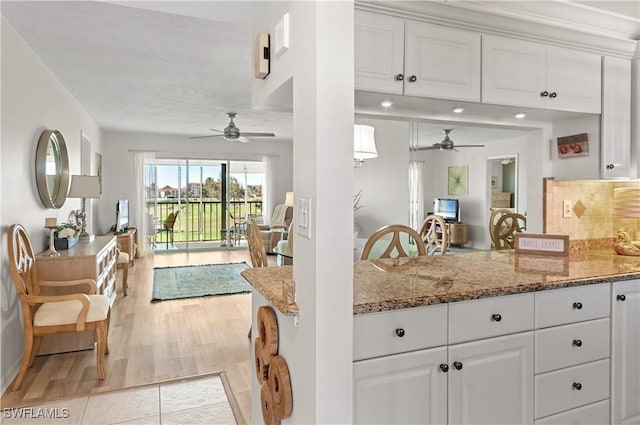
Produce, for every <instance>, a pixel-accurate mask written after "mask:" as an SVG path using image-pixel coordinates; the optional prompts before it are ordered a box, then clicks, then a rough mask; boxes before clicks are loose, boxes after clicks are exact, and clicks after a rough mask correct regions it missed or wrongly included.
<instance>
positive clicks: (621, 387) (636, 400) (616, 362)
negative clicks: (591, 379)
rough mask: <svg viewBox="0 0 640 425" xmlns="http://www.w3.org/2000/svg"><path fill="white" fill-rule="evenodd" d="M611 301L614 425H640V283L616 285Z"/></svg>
mask: <svg viewBox="0 0 640 425" xmlns="http://www.w3.org/2000/svg"><path fill="white" fill-rule="evenodd" d="M611 298H612V299H611V303H612V308H611V310H612V316H611V325H612V335H613V338H612V344H611V347H612V353H611V375H612V380H611V399H612V400H611V402H612V408H611V416H612V418H611V423H613V424H639V423H640V360H639V359H640V280H637V279H636V280H630V281H628V282H618V283H614V284H613V296H612V297H611ZM623 300H624V301H623Z"/></svg>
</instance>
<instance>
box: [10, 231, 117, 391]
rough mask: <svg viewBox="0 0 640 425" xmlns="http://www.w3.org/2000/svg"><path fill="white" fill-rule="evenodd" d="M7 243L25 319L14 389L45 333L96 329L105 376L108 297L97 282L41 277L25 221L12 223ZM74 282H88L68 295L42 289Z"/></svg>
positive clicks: (98, 356) (98, 359)
mask: <svg viewBox="0 0 640 425" xmlns="http://www.w3.org/2000/svg"><path fill="white" fill-rule="evenodd" d="M7 243H8V247H9V266H10V268H11V277H12V278H13V283H14V284H15V287H16V291H17V293H18V298H19V299H20V302H21V305H22V318H23V322H24V353H23V354H22V363H21V364H20V370H19V372H18V375H17V376H16V378H15V380H14V381H13V386H12V388H11V389H12V390H13V391H16V390H18V389H19V388H20V384H21V383H22V379H23V378H24V376H25V373H26V372H27V368H29V367H30V366H31V364H32V363H33V359H34V357H35V355H36V352H37V351H38V348H39V346H40V341H41V338H42V336H44V335H53V334H59V333H68V332H80V331H85V330H93V331H94V332H95V340H96V342H97V348H96V362H97V370H98V378H100V379H104V378H105V377H106V374H105V370H104V355H105V354H108V353H109V345H108V338H109V320H110V317H111V308H110V306H109V298H108V297H106V296H105V295H96V282H95V281H94V280H93V279H78V280H72V281H55V282H54V281H43V280H40V279H38V269H37V267H36V260H35V256H34V254H33V248H32V246H31V241H30V240H29V235H28V234H27V231H26V230H25V229H24V227H23V226H22V225H20V224H14V225H12V226H11V227H9V235H8V238H7ZM74 286H76V287H81V286H85V287H86V291H85V292H82V293H81V292H78V293H69V294H66V295H42V294H41V291H40V289H41V287H56V288H62V287H74Z"/></svg>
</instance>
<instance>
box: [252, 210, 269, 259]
mask: <svg viewBox="0 0 640 425" xmlns="http://www.w3.org/2000/svg"><path fill="white" fill-rule="evenodd" d="M247 242H248V243H249V254H250V255H251V265H252V266H253V267H268V266H269V264H268V263H267V252H266V251H265V249H264V242H263V240H262V235H261V234H260V228H259V227H258V223H256V221H255V220H254V219H253V218H250V219H249V222H248V223H247Z"/></svg>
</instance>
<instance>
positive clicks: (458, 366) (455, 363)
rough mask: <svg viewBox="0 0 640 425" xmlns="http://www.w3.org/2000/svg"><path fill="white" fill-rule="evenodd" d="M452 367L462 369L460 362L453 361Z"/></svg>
mask: <svg viewBox="0 0 640 425" xmlns="http://www.w3.org/2000/svg"><path fill="white" fill-rule="evenodd" d="M453 367H455V368H456V369H458V370H461V369H462V363H460V362H453Z"/></svg>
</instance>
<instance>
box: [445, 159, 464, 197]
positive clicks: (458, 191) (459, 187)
mask: <svg viewBox="0 0 640 425" xmlns="http://www.w3.org/2000/svg"><path fill="white" fill-rule="evenodd" d="M448 183H449V195H466V194H467V193H468V192H469V166H468V165H460V166H453V167H449V178H448Z"/></svg>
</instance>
